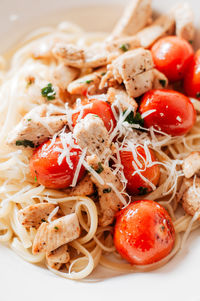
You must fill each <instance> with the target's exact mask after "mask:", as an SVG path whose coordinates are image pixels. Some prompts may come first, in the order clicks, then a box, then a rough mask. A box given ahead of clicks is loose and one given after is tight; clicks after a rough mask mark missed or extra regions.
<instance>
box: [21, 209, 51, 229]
mask: <svg viewBox="0 0 200 301" xmlns="http://www.w3.org/2000/svg"><path fill="white" fill-rule="evenodd" d="M55 208H56V205H54V204H50V203H39V204H35V205H30V206H27V207H25V208H24V209H21V210H19V212H18V219H19V222H20V223H21V224H22V225H23V226H24V227H26V228H30V227H35V228H38V227H39V226H40V225H41V224H42V223H43V222H44V221H47V219H48V216H49V215H50V213H51V212H52V211H53V210H54V209H55Z"/></svg>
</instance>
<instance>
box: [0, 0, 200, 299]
mask: <svg viewBox="0 0 200 301" xmlns="http://www.w3.org/2000/svg"><path fill="white" fill-rule="evenodd" d="M0 2H1V6H0V9H1V18H0V41H1V43H0V51H1V52H5V51H6V49H8V47H11V46H12V45H14V43H15V42H19V41H20V38H21V37H23V36H24V35H25V34H27V33H28V32H29V31H30V30H32V29H35V28H37V27H38V26H44V25H51V24H56V23H57V22H58V21H63V20H66V19H68V20H70V21H74V22H76V23H78V24H79V25H82V26H83V27H84V28H85V29H86V30H88V31H89V30H90V31H94V30H101V31H105V30H106V29H108V30H109V29H110V28H112V26H113V24H114V23H115V21H116V20H117V19H118V17H119V15H120V13H121V8H120V7H119V6H118V4H120V5H124V4H125V3H126V2H127V1H124V0H87V1H86V0H84V1H82V0H73V1H69V0H68V1H67V0H56V1H53V0H42V1H41V0H34V1H32V0H0ZM174 2H175V1H174V0H165V1H164V0H162V1H160V0H155V1H154V3H153V4H154V8H155V9H156V10H158V11H163V12H164V11H166V10H167V9H169V8H170V5H172V4H173V3H174ZM189 2H190V4H191V5H192V6H193V8H194V11H195V13H196V16H195V17H196V18H197V17H198V16H199V15H200V2H199V1H198V0H190V1H189ZM103 5H106V6H107V7H106V9H105V7H104V8H102V6H103ZM95 7H98V9H95ZM86 20H87V22H86ZM196 24H197V22H196ZM197 40H198V41H200V39H199V34H198V36H197ZM199 234H200V230H197V231H195V232H194V233H192V235H191V236H190V238H189V240H188V242H187V244H186V247H185V248H184V250H183V251H182V252H180V253H179V254H178V255H177V256H176V257H175V258H174V259H173V260H172V261H170V262H169V263H168V264H167V265H166V266H164V267H162V268H161V269H159V270H156V271H153V272H148V273H140V274H139V273H135V274H129V275H124V276H117V277H109V275H110V274H109V273H108V272H107V273H105V274H104V275H105V278H106V279H105V280H102V281H99V282H96V283H94V282H93V283H88V282H74V281H70V280H65V279H63V278H59V277H56V276H54V275H52V274H51V273H50V272H49V271H48V270H46V269H44V268H43V267H40V266H36V265H32V264H30V263H27V262H25V261H23V260H22V259H21V258H19V257H18V256H17V255H16V254H14V253H13V252H12V251H11V250H10V249H8V248H7V247H5V246H2V245H0V301H11V300H17V301H18V300H20V301H32V300H34V301H36V300H38V301H41V300H42V301H44V300H45V301H46V300H47V301H51V300H57V301H59V300H68V299H69V298H71V299H72V298H73V299H72V300H81V299H83V300H88V301H89V300H94V301H96V300H103V299H105V300H122V298H123V299H128V300H136V301H140V300H141V301H143V300H150V301H151V300H152V301H160V300H162V301H165V300H167V301H168V300H171V301H175V300H182V301H198V300H200V292H199V282H200V281H199V267H200V236H199ZM99 275H100V274H99Z"/></svg>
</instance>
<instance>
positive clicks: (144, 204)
mask: <svg viewBox="0 0 200 301" xmlns="http://www.w3.org/2000/svg"><path fill="white" fill-rule="evenodd" d="M174 241H175V231H174V226H173V223H172V221H171V218H170V216H169V214H168V212H167V211H166V210H165V209H164V208H163V207H162V206H161V205H159V204H158V203H156V202H154V201H149V200H140V201H136V202H134V203H131V204H130V205H128V206H127V207H126V208H125V209H122V210H121V211H120V212H119V213H118V215H117V220H116V225H115V229H114V243H115V247H116V249H117V251H118V252H119V253H120V255H121V256H122V257H123V258H124V259H126V260H127V261H129V262H130V263H131V264H136V265H145V264H151V263H154V262H157V261H159V260H161V259H162V258H164V257H166V256H167V255H168V254H169V253H170V252H171V250H172V248H173V245H174Z"/></svg>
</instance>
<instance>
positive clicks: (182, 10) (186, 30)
mask: <svg viewBox="0 0 200 301" xmlns="http://www.w3.org/2000/svg"><path fill="white" fill-rule="evenodd" d="M172 13H173V14H174V18H175V22H176V35H177V36H178V37H180V38H182V39H185V40H187V41H193V39H194V33H195V28H194V15H193V12H192V10H191V7H190V6H189V4H188V3H180V4H178V5H176V6H175V7H174V9H173V11H172Z"/></svg>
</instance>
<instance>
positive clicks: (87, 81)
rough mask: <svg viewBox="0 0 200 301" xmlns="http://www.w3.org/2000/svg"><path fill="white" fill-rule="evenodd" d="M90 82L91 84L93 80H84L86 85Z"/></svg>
mask: <svg viewBox="0 0 200 301" xmlns="http://www.w3.org/2000/svg"><path fill="white" fill-rule="evenodd" d="M91 82H93V80H92V79H90V80H86V82H85V83H86V84H90V83H91Z"/></svg>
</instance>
